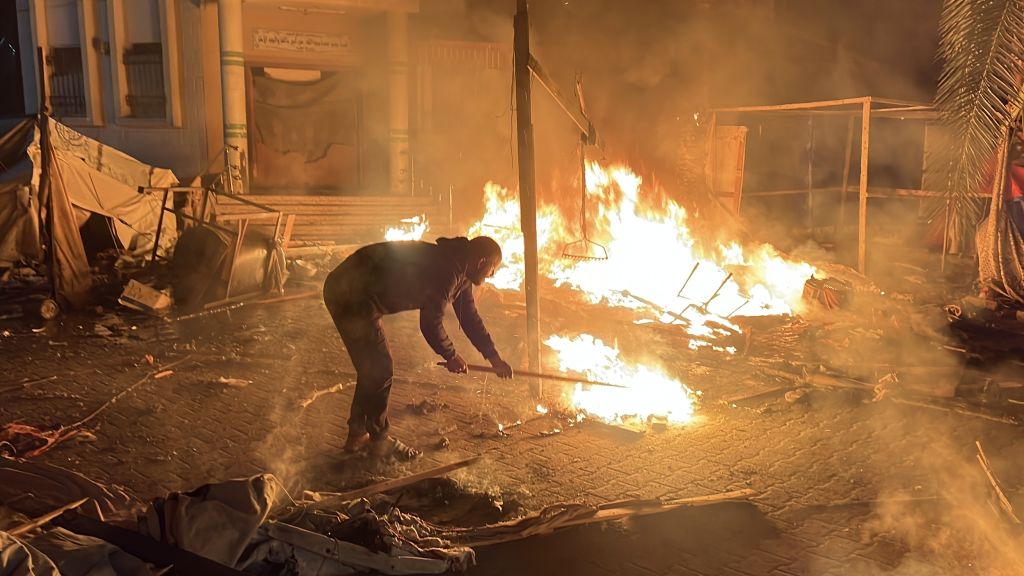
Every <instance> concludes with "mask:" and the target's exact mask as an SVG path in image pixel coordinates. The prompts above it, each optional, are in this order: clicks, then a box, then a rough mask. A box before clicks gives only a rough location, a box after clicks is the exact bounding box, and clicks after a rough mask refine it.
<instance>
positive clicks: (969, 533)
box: [862, 412, 1024, 576]
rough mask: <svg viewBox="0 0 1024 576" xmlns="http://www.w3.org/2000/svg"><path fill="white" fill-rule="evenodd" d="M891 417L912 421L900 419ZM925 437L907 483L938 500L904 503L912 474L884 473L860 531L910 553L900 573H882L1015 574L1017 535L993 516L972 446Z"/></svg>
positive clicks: (946, 432) (949, 434)
mask: <svg viewBox="0 0 1024 576" xmlns="http://www.w3.org/2000/svg"><path fill="white" fill-rule="evenodd" d="M890 416H891V417H893V419H895V418H899V419H901V420H902V419H906V420H911V421H913V420H914V417H913V416H912V415H910V414H908V413H905V412H903V413H899V412H897V413H896V414H891V415H890ZM888 423H889V424H893V422H891V421H889V422H888ZM899 427H900V426H899V425H898V424H897V425H896V426H894V428H897V429H898V428H899ZM927 436H928V437H927V440H926V442H927V445H926V446H923V447H922V448H926V449H923V450H921V451H919V452H916V453H914V454H908V455H907V458H908V460H911V461H912V462H913V464H914V466H915V467H916V468H917V470H916V471H915V473H913V477H916V478H925V479H926V480H925V481H926V482H927V483H928V484H929V485H931V486H933V487H934V488H935V495H936V497H937V499H935V500H931V501H929V500H921V499H917V500H915V499H914V498H908V488H910V486H909V485H908V484H909V483H908V480H910V477H911V474H909V473H907V474H895V475H894V474H891V473H890V474H888V475H887V479H888V481H889V482H891V484H890V485H889V486H888V487H885V488H883V489H882V490H881V491H880V494H879V502H880V503H879V504H877V505H876V507H875V508H874V510H873V513H872V515H871V517H870V518H869V519H868V521H867V522H865V523H864V525H863V526H862V540H863V541H865V542H871V541H877V540H879V539H881V540H887V541H890V542H895V543H896V544H898V545H900V546H902V547H905V548H906V549H907V550H908V553H907V555H906V556H904V558H903V559H902V561H901V564H900V566H899V567H897V568H896V569H895V570H893V571H891V572H890V571H886V572H885V573H886V574H899V575H906V576H910V575H915V576H916V575H924V574H935V573H961V571H962V570H964V569H965V567H970V568H971V571H972V572H974V573H977V574H993V575H1000V574H1020V573H1021V571H1022V570H1024V553H1022V552H1021V546H1020V545H1021V535H1022V534H1021V532H1020V530H1019V527H1018V526H1016V525H1013V524H1011V523H1010V521H1009V519H1008V517H1007V516H1005V515H1004V514H1003V513H1002V512H1000V511H999V508H998V505H997V504H996V503H995V492H994V490H993V488H992V487H991V485H990V484H989V482H988V480H987V479H986V476H985V474H984V472H983V470H982V468H981V466H980V465H979V463H978V461H977V459H976V456H975V453H974V450H973V445H972V446H971V447H970V448H967V447H965V446H964V445H963V444H962V443H960V444H958V443H957V441H956V431H955V430H953V429H935V430H932V431H930V433H929V434H928V435H927ZM890 472H891V470H890ZM997 474H998V472H997ZM936 570H938V572H936Z"/></svg>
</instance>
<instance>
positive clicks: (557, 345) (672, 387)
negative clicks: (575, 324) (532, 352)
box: [545, 334, 698, 424]
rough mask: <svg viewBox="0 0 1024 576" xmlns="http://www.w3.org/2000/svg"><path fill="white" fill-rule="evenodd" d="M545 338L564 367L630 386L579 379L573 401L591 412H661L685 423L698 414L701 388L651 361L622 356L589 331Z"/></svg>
mask: <svg viewBox="0 0 1024 576" xmlns="http://www.w3.org/2000/svg"><path fill="white" fill-rule="evenodd" d="M545 344H546V345H547V346H548V347H549V348H551V349H552V350H554V351H556V352H557V353H558V359H559V369H560V370H562V371H572V372H578V373H582V374H585V375H586V376H587V377H588V378H592V379H594V380H601V381H605V382H616V383H621V384H622V385H624V386H626V387H625V388H611V387H607V386H584V385H583V384H582V383H580V384H576V387H575V389H574V390H573V393H572V399H571V403H572V406H573V407H574V408H576V409H578V410H581V411H583V412H584V413H585V414H587V415H589V416H593V417H597V418H601V419H603V420H606V421H609V422H622V421H624V420H634V421H637V420H638V421H640V422H646V421H647V420H648V419H650V418H654V417H662V418H665V419H667V420H668V421H669V422H672V423H675V424H686V423H688V422H690V421H691V420H692V419H693V417H694V411H695V409H696V399H697V396H698V393H695V392H693V391H692V390H690V389H689V388H688V387H687V386H686V385H685V384H683V383H681V382H679V381H677V380H674V379H672V378H670V377H669V376H667V375H665V374H664V373H662V372H660V371H656V370H654V369H652V368H650V367H648V366H643V365H634V364H627V363H625V362H623V361H622V360H621V359H620V358H619V351H618V350H616V349H615V348H611V347H609V346H607V345H605V344H604V342H602V341H600V340H597V339H595V338H594V337H593V336H591V335H589V334H581V335H580V336H577V337H576V338H571V339H570V338H565V337H562V336H551V337H550V338H548V339H547V340H546V341H545Z"/></svg>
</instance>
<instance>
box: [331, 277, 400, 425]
mask: <svg viewBox="0 0 1024 576" xmlns="http://www.w3.org/2000/svg"><path fill="white" fill-rule="evenodd" d="M324 296H325V298H324V301H325V303H326V304H327V309H328V310H329V311H330V313H331V318H333V319H334V326H335V327H337V329H338V333H339V334H341V341H342V342H344V343H345V348H346V349H347V350H348V355H349V357H350V358H351V359H352V364H353V365H354V366H355V368H356V391H355V396H354V397H353V398H352V411H351V413H350V415H349V419H348V434H349V436H350V437H351V436H360V435H362V433H363V432H368V433H369V434H370V439H371V440H377V439H380V438H384V437H385V436H387V432H388V428H389V426H390V424H389V423H388V398H389V397H390V395H391V382H392V380H393V378H394V370H395V367H394V362H393V361H392V359H391V349H390V348H389V347H388V340H387V337H386V336H385V335H384V326H383V324H382V323H381V315H380V313H378V312H377V311H376V310H374V307H373V304H372V303H371V302H370V301H369V299H368V298H367V297H366V296H361V295H358V294H345V293H341V294H337V293H335V294H331V293H330V292H327V291H325V293H324Z"/></svg>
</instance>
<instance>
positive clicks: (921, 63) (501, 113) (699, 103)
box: [417, 0, 941, 247]
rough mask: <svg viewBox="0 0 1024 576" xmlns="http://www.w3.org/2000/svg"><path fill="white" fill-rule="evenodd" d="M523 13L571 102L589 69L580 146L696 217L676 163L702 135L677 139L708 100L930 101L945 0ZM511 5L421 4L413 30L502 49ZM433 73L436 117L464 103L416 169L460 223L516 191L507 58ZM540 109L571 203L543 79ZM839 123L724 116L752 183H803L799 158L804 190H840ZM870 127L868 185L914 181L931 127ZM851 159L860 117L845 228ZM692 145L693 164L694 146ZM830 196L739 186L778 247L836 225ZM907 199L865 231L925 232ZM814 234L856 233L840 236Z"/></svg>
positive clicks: (546, 154)
mask: <svg viewBox="0 0 1024 576" xmlns="http://www.w3.org/2000/svg"><path fill="white" fill-rule="evenodd" d="M529 8H530V21H531V52H532V53H533V54H534V55H536V56H537V58H538V59H539V60H540V61H541V62H542V64H543V65H544V67H545V68H546V70H547V71H548V73H549V74H550V76H551V77H552V78H554V80H555V81H556V83H558V85H559V89H560V90H561V92H562V93H563V94H564V95H566V96H567V97H568V98H569V99H570V100H574V99H575V98H574V95H573V86H574V75H575V73H577V72H578V73H580V74H581V75H582V83H583V91H584V95H585V99H586V105H587V111H588V114H589V116H590V118H591V119H592V120H593V122H594V125H595V127H596V128H597V130H598V133H599V134H600V136H601V142H602V144H603V147H602V148H595V147H589V148H588V150H587V155H588V158H589V159H591V160H598V161H603V162H605V163H608V162H616V161H622V162H625V163H627V164H628V165H630V166H631V167H632V168H633V169H634V170H636V171H637V172H638V173H639V174H641V175H642V176H643V177H644V178H645V179H647V180H652V179H656V180H658V181H659V182H660V183H661V184H662V185H663V187H664V188H665V189H666V190H668V191H669V193H670V194H672V196H673V198H674V199H675V200H676V201H678V202H680V203H681V204H683V205H684V206H687V208H688V209H689V210H690V211H691V212H696V211H698V210H697V209H698V208H699V209H700V211H702V212H704V214H703V215H704V216H709V215H711V213H713V212H714V209H712V207H711V206H709V205H708V203H707V202H708V201H707V199H706V198H705V193H704V192H703V191H700V190H697V189H695V188H696V186H697V185H696V184H695V182H694V179H693V178H688V177H686V176H685V175H681V174H680V164H681V163H683V164H685V163H686V162H689V161H688V160H685V157H686V156H687V153H688V151H687V150H686V149H685V148H693V147H695V146H699V144H696V143H695V141H694V140H693V139H691V138H687V137H686V133H687V131H688V130H692V127H693V124H694V115H695V114H698V115H699V116H701V117H702V119H703V122H704V123H705V126H704V127H705V128H706V122H707V119H708V115H707V111H708V110H710V109H712V108H715V107H723V106H733V105H756V104H775V103H784V102H800V101H813V100H822V99H835V98H848V97H858V96H865V95H872V96H877V97H885V98H895V99H901V100H914V101H930V100H931V97H932V94H933V92H934V85H935V74H936V70H935V59H934V54H935V47H936V45H937V24H938V15H939V10H940V8H941V2H939V0H909V1H906V2H899V3H890V2H884V1H882V0H868V1H865V2H840V1H826V2H820V1H811V0H774V1H773V0H762V1H757V0H742V1H741V0H719V1H715V2H709V1H698V0H692V1H682V2H660V1H657V0H641V1H633V2H624V1H621V0H587V1H580V0H533V1H531V2H530V4H529ZM515 9H516V7H515V2H514V1H513V0H465V1H462V2H458V1H450V2H441V3H437V4H424V5H423V6H422V10H423V13H422V14H420V15H419V16H418V19H419V20H418V27H417V29H418V31H419V34H420V39H421V40H425V41H434V40H445V39H459V40H470V41H480V42H495V43H501V44H503V45H505V46H506V48H509V47H510V44H511V41H512V15H513V14H514V12H515ZM433 71H434V72H435V73H436V74H437V76H436V77H435V80H434V84H435V86H434V88H433V90H434V91H435V95H436V96H438V97H435V98H434V100H433V102H434V106H435V109H434V114H435V116H436V115H437V112H438V110H439V108H443V107H444V106H451V107H454V109H455V110H456V111H457V114H451V115H449V118H450V120H447V121H444V120H443V117H441V118H439V121H442V123H443V126H442V125H441V124H438V123H437V122H435V123H434V125H433V126H434V129H436V130H441V131H443V132H445V134H446V136H445V137H444V138H443V139H442V140H441V141H440V142H443V146H442V147H439V148H437V149H435V150H433V151H432V152H429V153H427V155H428V156H429V159H427V158H423V162H421V163H419V164H418V166H424V167H423V168H422V169H420V171H419V173H420V174H421V175H424V177H425V178H427V179H433V180H434V183H433V184H431V185H430V186H431V189H432V190H433V191H434V192H435V193H437V192H439V191H442V192H443V191H446V190H447V189H449V188H451V189H452V190H453V199H454V209H453V211H454V213H455V217H456V221H457V222H458V225H462V224H467V223H469V222H471V221H473V220H474V219H476V218H478V217H479V214H480V211H481V208H482V205H481V200H480V197H481V194H480V192H481V190H482V188H483V185H484V184H485V183H486V182H487V181H490V180H493V181H495V182H498V183H499V184H502V185H504V186H508V187H514V186H515V182H516V181H517V180H518V174H517V172H516V164H515V160H516V159H515V155H516V153H515V147H516V142H515V133H514V118H513V116H514V114H513V112H512V98H511V96H512V77H511V76H512V70H511V54H510V50H509V53H508V58H507V60H505V61H502V65H501V66H499V67H497V68H495V69H485V70H475V71H469V70H467V69H466V68H458V67H449V68H444V67H443V66H435V67H434V68H433ZM440 84H443V85H445V86H446V88H445V89H444V90H445V92H444V93H445V94H449V95H456V96H455V98H454V102H449V103H448V104H444V103H443V102H442V99H441V98H440V96H441V94H440V93H438V90H439V88H438V87H437V86H438V85H440ZM532 109H533V123H534V130H535V131H534V138H535V148H536V165H537V175H536V182H537V187H538V194H539V196H540V198H541V199H542V200H543V201H545V202H547V203H555V204H559V205H563V206H565V207H571V206H572V205H573V204H572V203H573V202H574V201H576V200H574V199H576V198H578V197H576V196H575V194H576V192H575V191H574V189H576V190H578V188H575V187H574V186H573V185H570V184H569V183H570V182H571V181H572V179H578V173H579V159H578V144H579V134H578V132H577V129H576V126H575V125H574V124H573V123H572V122H571V121H570V119H569V118H568V117H567V116H566V115H565V113H564V112H563V111H562V110H561V109H560V108H559V106H558V105H557V104H556V103H555V101H554V99H553V98H552V97H551V96H550V95H549V94H548V93H547V91H545V90H544V88H542V87H541V86H540V84H539V83H538V82H537V81H534V82H533V102H532ZM701 113H702V114H701ZM846 120H847V119H846V118H845V117H844V118H840V119H817V120H816V121H815V124H816V126H815V128H814V129H815V136H814V145H813V148H809V147H808V145H807V140H808V132H809V126H808V122H807V119H806V118H793V117H787V118H784V119H778V118H774V119H769V118H766V117H756V118H750V117H744V118H731V119H729V118H727V119H724V120H723V121H726V122H739V123H743V124H745V125H747V126H748V128H749V130H750V132H749V139H748V145H747V153H748V157H747V162H746V178H747V182H746V183H745V186H744V189H745V190H747V191H750V190H766V189H767V190H770V189H777V188H772V187H771V186H770V185H771V184H779V185H781V183H779V182H778V180H779V178H778V176H779V175H781V174H785V175H788V176H789V177H790V179H791V180H795V181H793V182H789V183H787V184H786V185H782V188H784V189H785V188H801V187H806V186H807V178H808V177H807V172H808V170H807V166H808V165H809V164H810V165H812V167H813V170H812V172H813V175H812V176H811V179H812V180H813V184H814V186H816V187H822V186H832V187H838V186H840V185H841V183H842V180H843V174H842V172H843V164H844V158H843V156H844V154H843V153H844V149H845V143H846V136H847V124H846ZM872 128H873V130H874V134H873V138H872V150H873V152H872V155H871V157H872V168H871V185H872V186H886V187H902V188H918V187H920V176H921V175H920V170H921V164H922V153H921V150H920V148H921V139H922V133H923V125H913V126H912V125H911V123H907V122H904V123H900V122H899V121H891V120H879V121H876V122H875V123H874V124H873V126H872ZM858 154H859V127H858V129H857V130H856V138H855V141H854V151H853V158H852V168H851V171H850V175H849V181H850V182H851V183H852V188H851V191H852V193H851V194H850V195H849V196H848V201H850V202H852V205H848V212H849V213H848V214H847V220H846V222H847V223H851V222H854V221H855V218H856V216H855V214H856V203H855V199H856V192H857V180H858V177H859V158H858ZM691 155H693V156H695V157H697V158H698V160H697V161H696V162H699V161H701V159H702V158H703V155H702V154H691ZM690 163H693V162H690ZM427 164H430V166H429V167H426V165H427ZM702 168H703V167H702V166H701V167H697V168H695V169H694V170H691V172H694V171H697V170H702ZM427 172H432V173H431V174H427ZM838 199H839V198H838V194H821V195H818V197H816V198H815V200H814V202H813V204H812V205H811V206H810V208H806V207H805V206H804V204H805V202H804V199H803V198H802V197H799V196H791V197H783V198H775V199H771V200H766V201H764V202H761V201H756V200H751V199H745V200H744V208H743V209H744V212H745V214H744V216H745V217H746V218H747V220H748V221H749V222H757V227H758V228H760V227H761V226H764V225H765V224H770V225H772V226H776V228H775V229H771V228H767V229H766V230H763V231H762V230H760V229H758V230H755V233H756V234H757V235H758V236H761V237H762V238H765V237H767V238H770V239H771V240H773V241H777V242H780V243H782V244H786V243H787V242H789V241H790V240H792V241H793V242H792V244H791V246H790V247H792V246H796V245H799V244H801V243H803V242H805V241H806V240H807V238H795V237H794V234H793V228H794V225H799V226H804V225H806V224H807V223H808V222H811V221H812V218H811V216H813V222H814V224H815V226H817V227H831V226H834V224H835V221H836V219H837V217H838V212H839V209H838ZM701 202H703V205H702V204H701ZM915 207H916V203H913V202H909V203H908V202H906V201H896V202H881V201H872V211H873V214H872V215H873V218H874V220H873V222H872V229H873V231H876V230H883V231H885V232H886V233H897V232H898V233H901V234H902V238H900V239H897V240H894V241H899V240H902V239H904V238H912V239H915V240H917V241H919V240H920V239H921V237H922V234H921V233H920V232H921V231H920V230H919V229H918V228H917V227H916V220H917V214H915V213H914V208H915ZM748 210H749V212H747V211H748ZM569 214H572V211H571V209H570V212H569ZM908 222H913V223H915V225H914V226H908V225H907V223H908ZM875 224H877V226H876V225H875ZM893 224H895V225H893ZM696 226H698V227H700V224H699V223H698V224H696ZM709 228H710V229H712V230H713V229H717V228H718V227H717V226H709ZM853 229H854V230H855V228H853ZM812 238H813V239H814V240H817V241H828V242H830V243H831V242H834V241H837V240H840V239H841V240H846V241H849V240H851V238H850V237H849V235H847V236H846V237H844V238H833V237H831V236H827V237H826V236H822V235H820V234H818V235H812Z"/></svg>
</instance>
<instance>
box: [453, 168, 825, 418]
mask: <svg viewBox="0 0 1024 576" xmlns="http://www.w3.org/2000/svg"><path fill="white" fill-rule="evenodd" d="M586 169H587V202H588V216H589V218H590V219H591V220H590V221H593V222H595V224H596V226H594V227H593V228H594V229H595V234H594V240H595V241H598V242H601V243H602V244H603V245H604V246H605V247H606V249H607V256H608V258H607V259H606V260H584V261H570V260H567V259H564V258H561V257H560V256H561V253H562V247H563V246H565V245H566V244H567V243H568V242H571V241H574V240H578V239H579V238H578V236H575V234H576V233H575V232H574V230H575V226H571V225H569V224H568V222H567V220H566V219H565V217H564V216H563V215H562V213H561V212H560V211H559V210H558V208H557V207H556V206H554V205H551V204H540V206H539V207H538V214H537V243H538V253H539V254H538V255H539V267H540V271H541V273H542V274H545V275H546V276H547V277H548V278H549V279H551V280H552V281H553V282H554V284H555V285H557V286H568V287H571V288H573V289H575V290H577V291H578V292H580V293H581V294H582V295H583V296H584V297H586V298H587V299H588V300H590V301H591V302H593V303H605V304H607V305H611V306H623V307H629V308H633V309H641V308H650V309H653V311H654V312H655V313H656V314H655V315H656V317H657V318H658V320H659V321H661V322H665V323H683V324H684V325H685V329H686V330H687V332H689V333H690V334H692V335H694V336H698V337H705V338H707V339H712V338H714V337H715V336H717V335H719V334H720V333H723V331H724V330H723V328H722V327H721V326H715V323H717V324H719V325H724V326H726V327H728V328H731V329H733V330H736V331H740V328H739V327H738V326H736V325H735V324H733V323H732V322H731V321H730V320H729V319H730V318H731V317H732V316H734V315H736V314H737V313H742V314H743V315H747V316H765V315H778V314H788V313H791V312H793V311H794V310H795V309H797V307H798V306H799V305H800V303H801V296H802V293H803V285H804V282H805V281H806V280H807V278H809V277H811V276H812V275H813V274H814V272H815V269H814V267H812V266H811V265H809V264H807V263H803V262H793V261H790V260H787V259H785V258H782V257H781V256H779V255H778V253H777V252H776V251H775V250H774V249H773V248H772V247H771V246H768V245H760V246H756V247H753V248H745V247H743V246H741V245H740V244H738V243H736V242H733V243H729V244H725V245H715V246H713V247H712V249H707V248H706V247H705V249H704V250H700V249H699V246H698V242H697V241H696V240H695V239H694V238H693V237H692V236H691V234H690V229H689V227H688V226H687V221H686V218H687V215H686V211H685V210H684V209H683V208H682V207H681V206H679V205H678V204H677V203H675V202H673V201H671V200H670V199H667V198H666V196H665V194H664V191H662V190H659V189H654V190H646V189H644V188H643V180H642V179H641V178H640V177H639V176H638V175H637V174H636V173H634V172H633V171H632V170H630V169H629V168H628V167H625V166H621V165H617V166H612V167H610V168H605V167H603V166H601V165H599V164H598V163H596V162H588V163H587V165H586ZM484 194H485V203H486V209H485V213H484V216H483V218H481V220H480V221H479V222H477V223H476V224H474V225H473V226H472V227H471V228H470V230H469V234H470V236H477V235H487V236H490V237H492V238H494V239H495V240H496V241H497V242H498V243H499V244H500V245H501V246H502V251H503V254H504V256H505V258H504V265H503V266H502V268H501V269H499V270H498V273H497V274H496V275H495V277H494V278H492V279H490V280H489V282H490V283H491V284H493V285H494V286H496V287H497V288H499V289H506V290H519V289H520V288H521V287H522V284H523V279H524V272H525V267H524V248H523V235H522V231H521V229H520V219H519V202H518V198H517V196H516V195H515V194H514V193H512V192H509V191H508V190H507V189H505V188H502V187H500V186H498V185H497V184H494V183H490V182H489V183H488V184H487V185H486V186H485V187H484ZM656 200H657V203H655V201H656ZM712 321H714V322H712ZM546 344H547V345H548V346H549V347H550V348H552V349H553V350H555V351H557V352H558V354H559V363H560V368H561V369H562V370H563V371H566V370H572V371H576V372H582V373H584V374H587V375H588V377H590V378H591V379H594V380H601V381H606V382H607V381H611V382H621V383H623V384H624V385H626V386H628V389H627V390H622V389H617V388H609V387H604V388H599V387H594V388H584V387H583V386H581V385H577V387H576V390H575V391H574V394H573V397H572V403H573V405H574V406H575V407H576V408H578V409H580V410H582V411H584V412H586V413H588V414H590V415H592V416H597V417H600V418H603V419H605V420H609V421H612V420H616V419H621V418H622V417H623V416H626V415H635V416H639V417H641V418H647V417H649V416H663V417H667V418H668V419H669V421H670V422H675V423H685V422H688V421H690V420H691V419H692V418H693V414H694V409H695V408H694V406H695V404H694V400H695V397H696V396H698V395H699V392H696V393H695V392H693V391H691V390H690V389H689V388H687V387H686V386H685V385H684V384H682V383H680V382H678V381H676V380H674V379H672V378H670V377H669V376H667V375H665V374H664V373H663V372H661V371H659V370H655V369H653V368H651V367H649V366H643V365H635V364H628V363H626V362H623V361H622V360H620V359H619V357H618V350H616V349H614V348H610V347H608V346H606V345H605V344H604V343H603V342H601V341H600V340H597V339H595V338H594V337H593V336H589V335H581V336H578V337H576V338H574V339H570V338H566V337H562V336H551V337H550V338H548V340H547V342H546ZM698 346H714V345H713V344H712V343H710V342H703V343H702V342H701V341H699V340H691V342H690V347H691V348H696V347H698ZM714 347H715V348H716V349H718V350H722V351H726V352H730V353H732V352H735V350H734V349H732V348H720V347H717V346H714Z"/></svg>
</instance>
